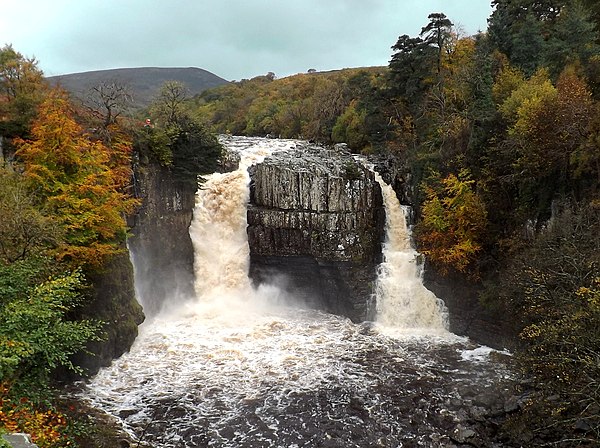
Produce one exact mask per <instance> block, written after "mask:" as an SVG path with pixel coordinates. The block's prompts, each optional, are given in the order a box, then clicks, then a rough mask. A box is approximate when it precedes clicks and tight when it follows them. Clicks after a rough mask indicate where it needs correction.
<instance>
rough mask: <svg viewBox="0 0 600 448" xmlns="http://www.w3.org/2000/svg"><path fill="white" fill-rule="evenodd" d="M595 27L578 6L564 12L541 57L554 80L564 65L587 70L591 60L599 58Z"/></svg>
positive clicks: (577, 4) (556, 23) (567, 7)
mask: <svg viewBox="0 0 600 448" xmlns="http://www.w3.org/2000/svg"><path fill="white" fill-rule="evenodd" d="M597 26H598V25H597V24H596V23H594V22H593V21H592V20H591V19H590V15H589V13H588V12H587V10H586V9H585V8H584V7H583V6H582V5H581V3H579V2H572V3H571V4H569V5H568V6H566V7H565V8H563V10H562V12H561V14H560V16H559V17H558V18H557V19H556V22H555V24H554V27H553V30H552V31H553V32H552V33H551V34H550V36H549V38H548V40H547V44H546V46H545V48H544V55H543V56H544V61H545V63H546V65H547V66H548V67H549V68H550V71H551V74H552V75H553V77H554V79H556V78H557V77H558V75H559V74H560V72H561V71H562V70H563V69H564V68H565V67H566V66H567V65H570V64H574V63H581V64H583V65H584V66H587V65H588V64H589V62H590V59H591V58H592V57H593V56H598V55H599V54H600V46H599V45H598V38H599V36H600V35H599V33H598V29H597Z"/></svg>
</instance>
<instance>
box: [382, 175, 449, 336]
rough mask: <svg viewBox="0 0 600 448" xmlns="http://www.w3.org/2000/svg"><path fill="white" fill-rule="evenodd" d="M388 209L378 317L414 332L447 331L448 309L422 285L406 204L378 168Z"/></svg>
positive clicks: (386, 209) (384, 323)
mask: <svg viewBox="0 0 600 448" xmlns="http://www.w3.org/2000/svg"><path fill="white" fill-rule="evenodd" d="M375 179H376V180H377V182H378V183H379V185H380V186H381V191H382V194H383V202H384V207H385V213H386V228H385V233H386V240H385V242H384V245H383V258H384V260H383V263H382V264H381V265H380V266H379V272H378V278H377V284H376V294H375V296H376V300H377V316H376V321H377V322H378V323H379V324H381V325H383V326H385V327H393V328H397V329H406V330H410V331H411V332H426V333H430V332H446V329H447V328H448V312H447V309H446V307H445V305H444V303H443V301H442V300H440V299H438V298H437V297H436V296H435V294H433V293H432V292H431V291H429V290H428V289H427V288H425V286H423V281H422V269H421V265H420V263H419V262H418V256H419V254H418V253H417V252H416V251H415V250H414V249H413V247H412V245H411V241H410V229H409V228H408V224H407V220H406V213H405V208H404V207H402V206H401V205H400V202H399V201H398V198H397V197H396V193H395V192H394V190H393V188H392V187H391V186H389V185H388V184H386V183H385V182H384V181H383V179H382V178H381V176H380V175H379V174H378V173H377V172H375Z"/></svg>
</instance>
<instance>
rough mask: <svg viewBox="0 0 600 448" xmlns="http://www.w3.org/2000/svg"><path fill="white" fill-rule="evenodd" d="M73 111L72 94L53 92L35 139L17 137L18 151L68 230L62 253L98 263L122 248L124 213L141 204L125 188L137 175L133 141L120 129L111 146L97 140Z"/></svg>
mask: <svg viewBox="0 0 600 448" xmlns="http://www.w3.org/2000/svg"><path fill="white" fill-rule="evenodd" d="M73 116H74V113H73V111H72V109H71V105H70V103H69V102H68V100H67V98H66V97H65V96H64V95H63V94H62V93H61V92H60V91H55V92H53V93H52V94H51V95H50V96H49V97H48V99H46V100H45V101H44V102H43V103H42V105H41V107H40V110H39V114H38V118H37V119H36V121H35V122H34V124H33V127H32V130H31V134H32V136H33V138H32V139H31V140H28V141H25V140H17V142H16V143H17V147H18V151H17V155H18V156H19V157H20V159H21V160H22V161H23V162H24V163H25V174H26V176H27V177H29V178H30V179H31V180H32V181H33V184H34V186H35V188H36V189H37V191H38V193H39V194H40V196H41V197H42V198H43V199H44V200H45V205H46V207H47V208H48V209H49V211H50V213H52V214H54V215H55V216H56V219H57V221H58V222H59V223H60V224H61V225H62V226H63V227H64V229H65V231H66V242H65V244H63V245H62V247H60V249H59V253H58V255H59V257H60V258H66V259H68V260H71V261H73V262H75V264H78V265H82V264H90V265H98V264H101V263H102V262H103V261H104V260H105V258H106V257H107V256H110V255H111V254H113V253H114V252H115V251H116V250H117V246H118V242H119V239H120V238H121V239H122V237H123V236H124V232H125V229H126V223H125V219H124V214H126V213H130V212H131V211H132V210H133V208H134V207H135V205H136V203H137V202H136V201H135V200H134V199H132V198H131V197H129V195H128V194H126V193H125V191H124V190H125V188H126V186H127V185H128V184H129V181H130V178H131V170H130V164H129V160H130V151H131V143H130V142H129V141H128V139H127V138H125V137H124V136H123V135H122V134H119V133H118V132H115V133H114V136H115V137H114V138H113V141H112V143H111V145H110V146H107V145H106V144H104V143H103V142H101V141H94V140H92V139H91V138H89V136H88V135H86V134H85V133H84V132H83V129H82V127H81V126H80V125H79V124H78V123H77V122H76V121H75V119H74V118H73Z"/></svg>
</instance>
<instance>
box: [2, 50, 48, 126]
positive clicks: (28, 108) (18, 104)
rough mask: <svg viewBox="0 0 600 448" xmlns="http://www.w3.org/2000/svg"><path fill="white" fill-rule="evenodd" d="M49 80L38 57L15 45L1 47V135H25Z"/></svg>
mask: <svg viewBox="0 0 600 448" xmlns="http://www.w3.org/2000/svg"><path fill="white" fill-rule="evenodd" d="M45 90H46V83H45V81H44V79H43V73H42V71H41V70H40V69H39V68H38V66H37V61H36V60H35V59H34V58H26V57H24V56H23V55H22V54H21V53H19V52H17V51H15V50H14V49H13V47H12V46H11V45H5V46H4V47H2V48H0V136H4V137H15V136H25V135H27V132H28V130H29V126H30V125H31V122H32V120H33V119H34V117H35V114H36V107H37V105H38V104H39V103H40V102H41V101H42V98H43V96H44V92H45Z"/></svg>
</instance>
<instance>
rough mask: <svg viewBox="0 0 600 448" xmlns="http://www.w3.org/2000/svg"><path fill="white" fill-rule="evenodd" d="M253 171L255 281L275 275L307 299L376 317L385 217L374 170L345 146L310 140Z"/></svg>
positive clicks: (251, 242)
mask: <svg viewBox="0 0 600 448" xmlns="http://www.w3.org/2000/svg"><path fill="white" fill-rule="evenodd" d="M300 146H301V145H300ZM250 175H251V179H252V182H251V190H250V205H249V208H248V243H249V246H250V276H251V278H252V279H253V280H254V282H255V283H263V282H266V283H269V282H273V281H277V282H280V283H283V286H285V287H286V289H287V290H289V291H291V292H292V293H293V295H294V296H295V298H296V299H297V300H301V301H304V302H306V304H308V305H309V306H313V307H316V308H320V309H323V310H325V311H328V312H332V313H336V314H341V315H346V316H348V317H350V318H351V319H353V320H355V321H360V320H368V319H371V318H372V317H373V315H372V312H373V310H372V309H371V307H370V304H371V301H372V293H373V283H374V281H375V279H376V271H377V265H378V263H379V262H380V261H381V242H382V240H383V235H384V223H385V212H384V210H383V202H382V197H381V189H380V187H379V185H378V184H377V182H376V181H375V179H374V176H373V173H372V172H370V171H369V170H368V169H366V168H364V167H363V166H362V165H361V164H359V163H357V162H356V161H355V160H354V159H353V157H352V156H351V155H350V154H349V153H347V152H344V151H339V150H330V149H324V148H320V147H314V146H310V145H308V144H307V145H306V147H299V148H298V149H296V150H289V151H284V152H278V153H276V154H275V155H273V156H271V157H270V158H268V159H266V160H265V161H264V162H263V163H261V164H259V165H257V166H255V167H253V168H252V169H251V170H250Z"/></svg>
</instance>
